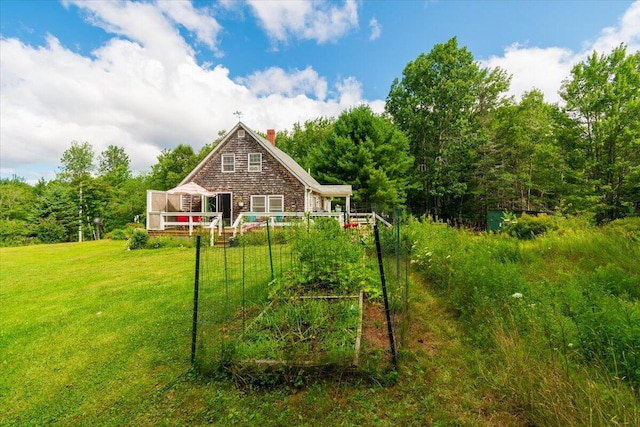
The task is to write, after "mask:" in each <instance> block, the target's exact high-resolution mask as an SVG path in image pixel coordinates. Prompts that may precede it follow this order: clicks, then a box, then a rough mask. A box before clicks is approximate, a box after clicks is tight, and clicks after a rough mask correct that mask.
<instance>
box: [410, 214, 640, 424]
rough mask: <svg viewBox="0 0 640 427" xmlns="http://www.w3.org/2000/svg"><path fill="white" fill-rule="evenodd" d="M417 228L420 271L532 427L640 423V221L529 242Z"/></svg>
mask: <svg viewBox="0 0 640 427" xmlns="http://www.w3.org/2000/svg"><path fill="white" fill-rule="evenodd" d="M410 227H411V228H412V229H413V234H414V235H416V236H417V237H416V244H415V248H414V252H413V254H414V255H413V262H414V264H415V266H416V267H417V271H418V272H419V274H420V275H421V276H422V277H424V278H425V279H427V280H428V281H429V282H430V283H432V286H433V287H434V289H435V290H436V291H437V292H438V294H439V295H440V296H441V297H442V298H443V299H444V301H446V303H447V306H448V307H449V309H450V310H452V312H453V313H455V315H456V316H457V317H458V319H459V320H460V321H461V323H462V324H463V325H464V327H465V329H466V330H467V332H468V334H469V336H470V337H471V338H472V339H473V340H474V342H475V343H476V345H477V346H478V347H479V348H482V349H484V350H486V351H489V352H491V353H492V354H494V355H495V356H496V359H495V360H496V361H499V363H496V366H495V372H498V373H499V374H493V375H490V376H491V377H492V380H493V381H494V384H495V386H496V387H497V388H498V389H503V390H507V391H508V392H509V394H510V395H511V396H513V397H514V398H515V399H517V400H518V401H519V402H521V405H522V407H523V409H524V410H526V413H527V417H528V418H529V419H530V420H531V422H533V423H534V424H540V425H576V426H579V425H611V423H619V424H620V425H637V424H638V423H640V418H639V413H638V411H639V409H638V407H639V406H638V388H639V387H640V301H639V299H638V297H639V292H640V263H638V262H637V260H638V259H640V244H639V241H638V234H637V230H638V229H640V220H636V221H635V222H634V221H630V220H627V221H626V222H625V223H624V224H622V225H621V224H616V223H614V224H612V225H611V226H609V227H606V228H595V227H591V226H588V225H586V224H584V223H581V222H579V221H574V222H571V221H562V220H556V227H555V228H556V229H555V230H553V231H549V232H548V233H547V234H546V235H543V236H539V237H537V238H535V239H534V240H526V241H523V240H519V239H516V238H513V237H509V236H505V235H494V234H472V233H469V232H465V231H463V230H457V229H452V228H448V227H445V226H443V225H440V224H433V223H418V222H416V221H414V222H413V223H412V224H411V225H410ZM596 391H597V392H596ZM634 423H635V424H634Z"/></svg>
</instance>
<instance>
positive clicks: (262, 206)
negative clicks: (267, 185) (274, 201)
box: [251, 196, 267, 212]
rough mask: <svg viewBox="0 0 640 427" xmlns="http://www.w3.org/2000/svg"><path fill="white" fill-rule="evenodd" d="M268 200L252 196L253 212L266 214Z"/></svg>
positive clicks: (263, 197) (264, 197)
mask: <svg viewBox="0 0 640 427" xmlns="http://www.w3.org/2000/svg"><path fill="white" fill-rule="evenodd" d="M266 211H267V198H266V196H251V212H266Z"/></svg>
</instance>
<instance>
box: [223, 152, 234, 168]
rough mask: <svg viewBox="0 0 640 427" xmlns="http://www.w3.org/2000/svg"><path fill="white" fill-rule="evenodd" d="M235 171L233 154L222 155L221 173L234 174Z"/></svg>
mask: <svg viewBox="0 0 640 427" xmlns="http://www.w3.org/2000/svg"><path fill="white" fill-rule="evenodd" d="M235 171H236V156H235V154H223V155H222V172H235Z"/></svg>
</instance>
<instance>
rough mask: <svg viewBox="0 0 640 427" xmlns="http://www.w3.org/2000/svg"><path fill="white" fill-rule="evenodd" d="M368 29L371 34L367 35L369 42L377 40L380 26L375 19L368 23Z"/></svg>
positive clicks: (380, 30)
mask: <svg viewBox="0 0 640 427" xmlns="http://www.w3.org/2000/svg"><path fill="white" fill-rule="evenodd" d="M369 29H370V30H371V34H369V40H371V41H373V40H375V39H377V38H378V37H380V35H381V34H382V25H380V23H379V22H378V20H377V19H376V18H371V20H370V21H369Z"/></svg>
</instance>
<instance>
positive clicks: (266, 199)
mask: <svg viewBox="0 0 640 427" xmlns="http://www.w3.org/2000/svg"><path fill="white" fill-rule="evenodd" d="M258 199H261V200H262V203H260V204H261V205H262V206H264V210H260V211H257V210H256V202H257V200H258ZM276 201H279V203H277V202H276ZM274 202H276V203H274ZM274 204H276V205H279V209H278V210H275V209H276V208H275V207H274V206H273V205H274ZM251 212H260V213H267V212H268V213H278V212H284V196H282V195H275V194H274V195H269V196H265V195H261V194H257V195H253V196H251Z"/></svg>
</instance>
